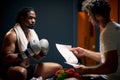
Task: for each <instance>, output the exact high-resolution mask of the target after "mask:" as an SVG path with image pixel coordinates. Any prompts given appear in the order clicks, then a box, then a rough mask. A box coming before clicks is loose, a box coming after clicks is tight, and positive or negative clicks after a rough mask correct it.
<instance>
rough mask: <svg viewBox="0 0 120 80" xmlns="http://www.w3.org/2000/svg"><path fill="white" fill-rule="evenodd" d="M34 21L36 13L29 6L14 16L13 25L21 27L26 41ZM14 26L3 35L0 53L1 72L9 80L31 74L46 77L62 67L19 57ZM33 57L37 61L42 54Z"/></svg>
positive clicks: (27, 76) (30, 76)
mask: <svg viewBox="0 0 120 80" xmlns="http://www.w3.org/2000/svg"><path fill="white" fill-rule="evenodd" d="M35 22H36V13H35V11H34V9H33V8H31V7H27V8H24V9H22V10H21V11H20V12H19V13H18V15H17V17H16V24H15V26H16V25H18V26H20V27H21V29H22V30H23V33H24V35H25V37H26V39H27V41H28V42H29V41H30V40H31V39H32V37H31V34H30V29H32V30H34V25H35ZM15 26H14V27H15ZM14 27H13V28H11V29H10V30H9V31H8V32H7V34H6V35H5V37H4V41H3V45H2V54H1V59H2V68H3V74H5V75H7V78H8V79H9V80H30V79H31V78H32V77H33V76H34V77H39V76H42V77H43V78H47V77H50V76H52V75H54V73H55V72H56V71H57V70H59V69H62V66H61V65H60V64H57V63H53V62H44V63H38V64H34V65H33V64H30V58H29V57H28V58H27V59H25V60H24V59H21V58H20V57H19V55H18V54H19V53H20V52H21V50H20V49H19V46H20V45H19V44H18V39H17V37H18V36H19V35H17V34H16V32H15V29H14ZM33 57H34V59H36V60H38V61H39V60H40V59H42V58H43V57H44V56H40V55H39V54H38V55H34V56H33ZM5 77H6V76H5Z"/></svg>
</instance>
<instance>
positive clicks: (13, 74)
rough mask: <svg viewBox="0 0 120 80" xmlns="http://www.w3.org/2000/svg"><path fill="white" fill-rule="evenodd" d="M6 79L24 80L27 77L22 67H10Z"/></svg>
mask: <svg viewBox="0 0 120 80" xmlns="http://www.w3.org/2000/svg"><path fill="white" fill-rule="evenodd" d="M7 75H8V78H9V79H10V80H25V79H26V76H27V70H26V69H25V68H23V67H19V66H16V67H11V68H9V69H8V72H7Z"/></svg>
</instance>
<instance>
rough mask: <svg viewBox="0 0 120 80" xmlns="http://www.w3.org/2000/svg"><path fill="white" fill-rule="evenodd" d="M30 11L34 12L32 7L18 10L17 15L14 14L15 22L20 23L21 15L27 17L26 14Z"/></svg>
mask: <svg viewBox="0 0 120 80" xmlns="http://www.w3.org/2000/svg"><path fill="white" fill-rule="evenodd" d="M30 11H34V12H35V10H34V8H33V7H25V8H23V9H22V10H20V11H19V12H18V14H17V16H16V22H17V23H20V22H21V17H24V18H25V17H27V15H28V13H29V12H30Z"/></svg>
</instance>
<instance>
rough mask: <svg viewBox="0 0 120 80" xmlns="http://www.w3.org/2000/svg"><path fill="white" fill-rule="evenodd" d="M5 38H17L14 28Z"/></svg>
mask: <svg viewBox="0 0 120 80" xmlns="http://www.w3.org/2000/svg"><path fill="white" fill-rule="evenodd" d="M5 38H10V39H14V38H16V33H15V31H14V29H13V28H12V29H10V30H9V31H8V32H7V33H6V35H5Z"/></svg>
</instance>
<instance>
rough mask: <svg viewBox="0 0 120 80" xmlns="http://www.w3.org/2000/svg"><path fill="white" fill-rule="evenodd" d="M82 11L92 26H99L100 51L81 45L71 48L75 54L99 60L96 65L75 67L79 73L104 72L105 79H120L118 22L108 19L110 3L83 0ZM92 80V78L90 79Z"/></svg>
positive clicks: (119, 25) (104, 0) (101, 0)
mask: <svg viewBox="0 0 120 80" xmlns="http://www.w3.org/2000/svg"><path fill="white" fill-rule="evenodd" d="M82 9H83V11H85V12H86V13H87V15H88V17H89V21H90V22H91V23H92V25H93V26H100V28H102V32H101V34H100V53H99V52H93V51H90V50H87V49H84V48H81V47H76V48H71V49H70V50H71V51H73V52H74V54H75V55H76V56H78V57H79V58H80V57H83V56H85V57H89V58H91V59H94V60H96V61H98V62H100V64H99V65H97V66H84V65H80V66H78V67H76V71H77V72H79V74H81V75H85V74H100V75H101V74H106V75H107V80H120V37H119V36H120V24H118V23H116V22H114V21H112V20H111V19H110V9H111V8H110V5H109V3H108V2H107V0H85V1H84V2H83V7H82ZM92 80H93V79H92Z"/></svg>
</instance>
